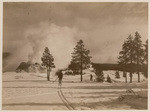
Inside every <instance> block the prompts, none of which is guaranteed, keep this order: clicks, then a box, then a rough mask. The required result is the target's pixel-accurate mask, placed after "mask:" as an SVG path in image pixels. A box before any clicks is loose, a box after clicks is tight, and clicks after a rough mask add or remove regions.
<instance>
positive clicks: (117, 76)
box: [115, 71, 120, 79]
mask: <svg viewBox="0 0 150 112" xmlns="http://www.w3.org/2000/svg"><path fill="white" fill-rule="evenodd" d="M115 78H117V79H119V78H120V75H119V72H118V71H116V74H115Z"/></svg>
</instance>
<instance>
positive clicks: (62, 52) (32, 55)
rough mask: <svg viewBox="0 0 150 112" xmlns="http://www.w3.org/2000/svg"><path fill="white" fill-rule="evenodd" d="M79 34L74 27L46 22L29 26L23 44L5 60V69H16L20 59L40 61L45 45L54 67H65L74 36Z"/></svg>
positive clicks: (74, 42) (71, 49)
mask: <svg viewBox="0 0 150 112" xmlns="http://www.w3.org/2000/svg"><path fill="white" fill-rule="evenodd" d="M80 34H81V33H80V32H79V31H78V30H77V29H76V28H69V27H60V26H57V25H55V24H49V23H48V22H42V23H39V24H38V25H37V26H36V27H30V28H28V29H27V30H26V31H25V33H24V40H23V41H24V44H23V45H22V47H20V48H16V51H14V52H13V55H12V56H11V57H10V58H9V59H8V60H7V67H6V68H5V69H10V68H13V69H16V68H17V66H18V65H19V64H20V62H22V61H25V62H27V61H32V62H33V63H34V62H38V63H41V56H42V54H43V52H44V48H45V47H48V48H49V50H50V53H51V54H52V55H53V57H54V64H55V66H56V68H57V69H62V68H65V67H67V66H68V64H69V63H70V61H71V53H72V52H73V48H74V47H75V44H76V40H75V37H76V36H77V35H78V36H79V35H80ZM8 62H9V63H8Z"/></svg>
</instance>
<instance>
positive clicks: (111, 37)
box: [3, 3, 148, 63]
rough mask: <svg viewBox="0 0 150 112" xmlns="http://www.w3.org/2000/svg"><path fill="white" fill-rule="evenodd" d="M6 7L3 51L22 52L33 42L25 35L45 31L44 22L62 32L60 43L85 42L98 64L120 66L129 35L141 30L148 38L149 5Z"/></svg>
mask: <svg viewBox="0 0 150 112" xmlns="http://www.w3.org/2000/svg"><path fill="white" fill-rule="evenodd" d="M3 8H4V9H3V11H4V13H3V15H4V16H3V26H4V27H3V28H4V29H3V31H4V32H3V40H4V41H3V43H4V44H3V45H4V51H3V52H11V53H12V52H14V51H16V50H18V49H22V46H25V45H26V44H27V43H29V41H27V38H26V36H25V33H26V32H27V31H31V30H30V29H32V30H33V29H37V28H39V27H41V28H42V26H41V23H45V24H49V25H50V26H51V28H52V29H53V27H55V28H58V29H59V30H61V33H60V35H59V36H60V37H61V38H59V39H60V40H61V39H65V35H66V36H68V35H71V36H70V38H73V39H72V40H73V41H74V42H75V43H76V42H77V41H78V40H79V39H83V42H84V43H85V47H86V48H87V49H89V50H90V52H91V53H90V55H91V56H92V61H93V62H98V63H116V61H117V56H118V55H119V51H120V50H121V47H122V44H123V42H124V40H125V39H126V38H127V37H128V35H129V34H132V35H133V36H134V33H135V32H136V31H138V32H139V33H140V35H141V36H142V41H143V43H144V42H145V41H146V39H147V38H148V4H147V3H4V6H3ZM44 28H46V27H44ZM61 28H62V29H61ZM64 28H65V30H63V29H64ZM66 28H67V29H69V30H67V31H68V32H66ZM36 31H41V30H36ZM69 31H70V32H73V33H70V32H69ZM74 32H76V34H74ZM35 33H36V32H35ZM56 33H57V32H56ZM58 33H59V32H58ZM69 33H70V34H69ZM36 34H37V33H36ZM32 35H34V34H33V32H32ZM39 38H40V37H38V35H37V37H36V38H33V39H35V41H36V39H37V40H38V39H39ZM40 39H42V38H40ZM29 40H30V39H29ZM72 40H71V42H72ZM69 41H70V40H69ZM69 41H68V40H67V41H66V43H64V44H67V42H69ZM31 43H32V42H31ZM36 45H40V44H36ZM73 46H74V44H73ZM34 47H37V46H34ZM38 47H39V46H38ZM68 47H69V46H68ZM63 52H65V49H64V51H63ZM16 56H17V54H16Z"/></svg>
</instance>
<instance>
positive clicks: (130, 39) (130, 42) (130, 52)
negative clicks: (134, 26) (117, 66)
mask: <svg viewBox="0 0 150 112" xmlns="http://www.w3.org/2000/svg"><path fill="white" fill-rule="evenodd" d="M127 46H128V53H127V54H128V56H129V61H130V65H131V66H133V62H134V60H135V55H134V41H133V37H132V36H131V35H129V37H128V38H127ZM132 73H133V70H132V69H130V83H132Z"/></svg>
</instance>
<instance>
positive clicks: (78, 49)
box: [71, 40, 91, 81]
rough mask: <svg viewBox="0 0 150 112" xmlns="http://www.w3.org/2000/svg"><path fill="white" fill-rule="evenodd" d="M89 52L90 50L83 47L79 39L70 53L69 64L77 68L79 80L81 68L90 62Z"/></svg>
mask: <svg viewBox="0 0 150 112" xmlns="http://www.w3.org/2000/svg"><path fill="white" fill-rule="evenodd" d="M89 53H90V51H89V50H87V49H85V48H84V44H83V41H82V40H79V42H77V45H76V46H75V48H74V52H73V53H72V61H71V64H74V67H76V69H77V70H80V74H81V81H82V71H83V69H84V68H86V66H87V65H88V64H89V63H91V61H90V58H91V57H90V56H89Z"/></svg>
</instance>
